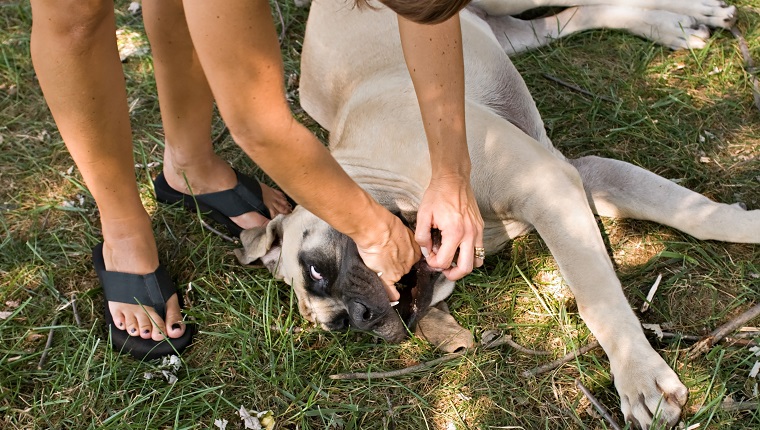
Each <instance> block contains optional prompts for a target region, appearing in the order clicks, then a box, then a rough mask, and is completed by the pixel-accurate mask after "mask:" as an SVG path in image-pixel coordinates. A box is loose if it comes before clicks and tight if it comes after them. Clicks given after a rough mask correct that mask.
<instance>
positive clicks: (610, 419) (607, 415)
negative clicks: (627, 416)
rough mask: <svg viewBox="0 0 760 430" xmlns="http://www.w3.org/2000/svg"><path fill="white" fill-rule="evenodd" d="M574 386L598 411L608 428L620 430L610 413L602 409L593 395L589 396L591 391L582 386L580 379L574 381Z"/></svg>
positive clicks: (601, 405) (602, 406)
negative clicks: (608, 425)
mask: <svg viewBox="0 0 760 430" xmlns="http://www.w3.org/2000/svg"><path fill="white" fill-rule="evenodd" d="M575 386H576V387H578V389H580V390H581V392H582V393H583V395H584V396H586V398H587V399H588V400H589V402H591V404H592V405H594V407H595V408H596V410H597V411H599V413H600V414H602V418H604V419H605V420H606V421H607V422H608V423H609V424H610V427H612V428H613V429H615V430H622V428H621V427H620V424H618V423H617V421H615V417H613V416H612V414H611V413H610V411H608V410H607V408H605V407H604V405H603V404H602V403H601V402H599V400H597V399H596V397H594V395H593V394H591V391H589V389H588V388H586V386H585V385H583V384H582V383H581V381H580V379H576V380H575Z"/></svg>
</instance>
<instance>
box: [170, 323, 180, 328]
mask: <svg viewBox="0 0 760 430" xmlns="http://www.w3.org/2000/svg"><path fill="white" fill-rule="evenodd" d="M181 328H182V325H181V324H180V323H174V324H172V329H173V330H179V329H181Z"/></svg>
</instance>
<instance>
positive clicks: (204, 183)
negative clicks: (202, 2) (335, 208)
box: [143, 0, 291, 228]
mask: <svg viewBox="0 0 760 430" xmlns="http://www.w3.org/2000/svg"><path fill="white" fill-rule="evenodd" d="M143 17H144V22H145V29H146V31H147V33H148V36H149V38H150V43H151V48H152V50H153V60H154V66H155V73H156V84H157V86H158V94H159V97H158V100H159V103H160V105H161V117H162V120H163V125H164V131H165V133H166V150H165V152H164V175H165V176H166V180H167V182H168V183H169V185H170V186H171V187H172V188H174V189H175V190H178V191H181V192H184V193H190V192H191V191H192V192H193V193H195V194H203V193H209V192H215V191H222V190H226V189H230V188H233V187H234V186H235V184H236V183H237V179H236V178H235V173H234V172H233V170H232V168H231V167H230V166H229V164H227V163H226V162H225V161H224V160H222V159H221V158H220V157H219V156H217V155H216V154H215V153H214V149H213V147H212V145H211V137H210V132H211V120H212V111H213V105H214V97H213V95H212V94H211V89H210V88H209V86H208V83H207V81H206V75H205V74H204V73H203V69H202V68H201V64H200V62H199V61H198V56H197V55H196V52H195V48H194V47H193V42H192V40H191V39H190V33H189V31H188V28H187V22H186V21H185V11H184V8H183V6H182V2H181V0H150V1H144V2H143ZM185 178H187V181H186V180H185ZM188 183H189V185H190V186H189V187H188ZM261 188H262V194H263V197H264V199H263V200H264V204H265V205H266V206H267V207H268V208H269V211H270V212H271V214H272V216H273V217H274V216H275V215H277V214H279V213H290V210H291V208H290V206H289V204H288V202H287V199H286V198H285V195H284V194H283V193H282V192H280V191H279V190H274V189H272V188H270V187H268V186H266V185H264V184H262V187H261ZM233 221H234V222H235V223H237V224H238V225H239V226H241V227H243V228H252V227H256V226H260V225H263V224H265V223H266V222H267V221H268V219H267V218H265V217H264V216H262V215H261V214H259V213H257V212H249V213H246V214H243V215H241V216H238V217H234V218H233Z"/></svg>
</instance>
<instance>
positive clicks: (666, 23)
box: [647, 14, 710, 50]
mask: <svg viewBox="0 0 760 430" xmlns="http://www.w3.org/2000/svg"><path fill="white" fill-rule="evenodd" d="M660 19H662V20H663V21H662V22H661V23H660V25H658V26H653V27H652V29H651V34H649V35H647V37H648V38H649V39H651V40H655V41H657V42H659V43H660V44H662V45H665V46H667V47H668V48H670V49H673V50H679V49H702V48H704V47H705V46H707V40H708V39H710V29H709V28H707V26H706V25H704V24H700V23H698V22H697V20H696V19H695V18H693V17H690V16H685V15H670V16H668V15H665V14H663V15H662V16H661V17H660Z"/></svg>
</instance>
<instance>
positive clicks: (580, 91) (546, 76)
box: [542, 73, 620, 103]
mask: <svg viewBox="0 0 760 430" xmlns="http://www.w3.org/2000/svg"><path fill="white" fill-rule="evenodd" d="M542 75H543V77H545V78H546V79H548V80H550V81H554V82H556V83H558V84H560V85H562V86H564V87H567V88H570V89H571V90H574V91H577V92H579V93H581V94H585V95H587V96H589V97H594V98H598V99H601V100H604V101H608V102H610V103H619V102H620V100H615V99H612V98H609V97H605V96H600V95H597V94H594V93H592V92H591V91H589V90H584V89H583V88H581V87H579V86H577V85H574V84H571V83H570V82H565V81H563V80H562V79H560V78H556V77H554V76H552V75H550V74H548V73H543V74H542Z"/></svg>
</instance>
